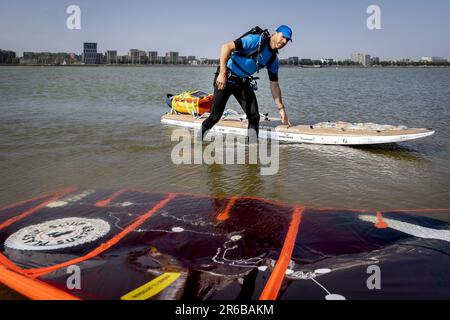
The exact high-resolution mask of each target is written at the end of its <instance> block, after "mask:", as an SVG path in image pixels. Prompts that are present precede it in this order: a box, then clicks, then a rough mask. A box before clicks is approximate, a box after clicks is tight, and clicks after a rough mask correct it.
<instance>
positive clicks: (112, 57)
mask: <svg viewBox="0 0 450 320" xmlns="http://www.w3.org/2000/svg"><path fill="white" fill-rule="evenodd" d="M105 63H106V64H117V63H118V60H117V51H116V50H108V51H106V53H105Z"/></svg>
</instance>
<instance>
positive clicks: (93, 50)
mask: <svg viewBox="0 0 450 320" xmlns="http://www.w3.org/2000/svg"><path fill="white" fill-rule="evenodd" d="M97 59H98V57H97V43H96V42H85V43H83V55H82V61H83V63H85V64H96V63H97Z"/></svg>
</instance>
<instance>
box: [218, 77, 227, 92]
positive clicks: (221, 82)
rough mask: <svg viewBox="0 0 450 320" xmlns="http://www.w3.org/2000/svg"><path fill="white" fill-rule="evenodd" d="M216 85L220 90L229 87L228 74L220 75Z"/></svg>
mask: <svg viewBox="0 0 450 320" xmlns="http://www.w3.org/2000/svg"><path fill="white" fill-rule="evenodd" d="M216 85H217V88H218V89H219V90H223V89H225V87H226V86H227V75H226V73H225V74H224V73H220V74H219V75H218V76H217V80H216Z"/></svg>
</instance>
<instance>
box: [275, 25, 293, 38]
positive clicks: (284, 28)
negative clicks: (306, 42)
mask: <svg viewBox="0 0 450 320" xmlns="http://www.w3.org/2000/svg"><path fill="white" fill-rule="evenodd" d="M277 32H281V33H282V34H283V36H284V37H285V38H286V39H288V40H290V41H291V42H292V29H291V28H289V27H288V26H286V25H281V26H279V27H278V29H277Z"/></svg>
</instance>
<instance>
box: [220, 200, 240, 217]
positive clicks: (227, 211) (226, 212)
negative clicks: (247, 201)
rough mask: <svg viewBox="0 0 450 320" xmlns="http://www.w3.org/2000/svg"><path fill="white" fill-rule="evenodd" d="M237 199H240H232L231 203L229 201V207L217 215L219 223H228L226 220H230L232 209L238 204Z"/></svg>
mask: <svg viewBox="0 0 450 320" xmlns="http://www.w3.org/2000/svg"><path fill="white" fill-rule="evenodd" d="M237 199H238V197H232V198H231V199H230V201H228V203H227V206H226V207H225V209H224V210H223V211H222V212H221V213H219V214H218V215H217V217H216V219H217V220H218V221H221V222H223V221H226V220H228V219H229V218H230V211H231V208H233V206H234V204H235V203H236V201H237Z"/></svg>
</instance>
